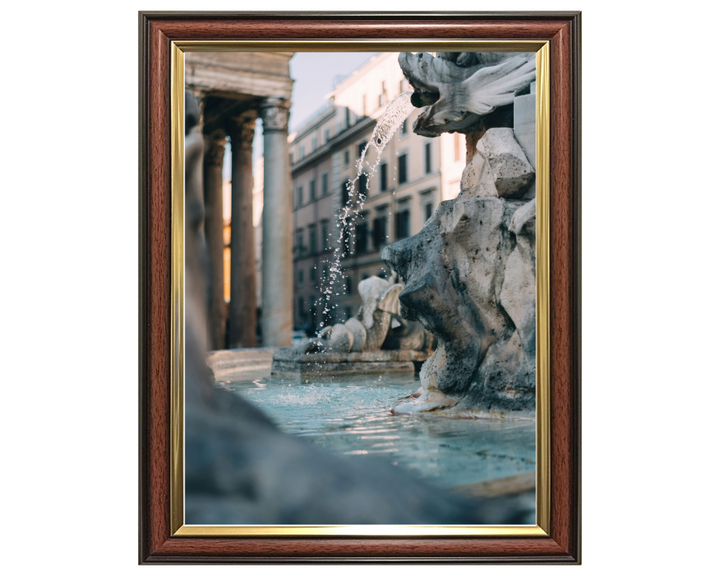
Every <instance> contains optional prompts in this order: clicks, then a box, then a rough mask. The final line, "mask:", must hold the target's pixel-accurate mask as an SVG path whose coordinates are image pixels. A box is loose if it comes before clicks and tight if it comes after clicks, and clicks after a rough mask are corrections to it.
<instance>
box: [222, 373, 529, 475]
mask: <svg viewBox="0 0 720 576" xmlns="http://www.w3.org/2000/svg"><path fill="white" fill-rule="evenodd" d="M220 385H221V386H223V387H226V388H228V389H230V390H233V391H235V392H238V393H241V394H242V395H243V396H244V397H245V398H246V399H248V400H249V401H251V402H253V403H254V404H255V405H257V406H258V407H259V408H260V409H261V410H263V411H264V412H265V413H266V414H267V415H268V416H269V417H270V418H272V419H273V420H274V421H275V422H276V423H277V424H278V426H279V427H280V428H282V429H283V430H284V431H286V432H288V433H291V434H296V435H298V436H304V437H305V438H307V439H308V440H310V441H311V442H313V443H314V444H316V445H317V446H321V447H322V448H324V449H326V450H331V451H333V452H336V453H340V454H351V455H357V456H359V457H362V456H364V455H385V456H386V457H389V458H392V462H393V463H394V464H396V465H399V466H404V467H407V468H410V469H413V470H415V471H417V473H418V474H420V475H421V476H423V477H424V478H426V479H427V480H428V481H430V482H433V483H435V484H437V485H439V486H443V487H448V488H449V487H453V486H459V485H462V484H471V483H474V482H483V481H486V480H495V479H499V478H505V477H508V476H515V475H519V474H526V473H529V472H534V471H535V423H534V422H527V421H508V420H481V419H453V418H443V417H438V416H416V417H403V416H393V415H392V414H390V409H391V408H392V407H393V406H394V405H395V404H396V403H397V401H398V400H399V399H401V398H402V397H405V396H408V395H409V394H411V393H413V392H415V391H416V390H417V388H418V387H419V385H420V383H419V380H418V379H417V378H416V377H414V376H410V375H383V376H381V377H379V378H377V377H376V378H375V380H373V381H369V382H368V377H367V376H345V377H325V378H322V379H317V380H310V381H306V382H302V383H301V382H299V381H297V380H289V379H280V378H269V379H263V380H255V381H251V382H224V383H221V384H220Z"/></svg>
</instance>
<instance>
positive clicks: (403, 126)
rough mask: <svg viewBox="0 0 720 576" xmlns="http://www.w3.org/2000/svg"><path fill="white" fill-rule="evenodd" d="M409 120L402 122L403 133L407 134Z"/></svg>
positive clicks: (401, 129)
mask: <svg viewBox="0 0 720 576" xmlns="http://www.w3.org/2000/svg"><path fill="white" fill-rule="evenodd" d="M407 130H408V128H407V120H403V123H402V124H400V133H401V134H407Z"/></svg>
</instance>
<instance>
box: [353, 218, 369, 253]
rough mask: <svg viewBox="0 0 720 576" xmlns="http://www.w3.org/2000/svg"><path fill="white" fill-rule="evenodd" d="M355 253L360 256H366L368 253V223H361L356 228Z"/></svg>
mask: <svg viewBox="0 0 720 576" xmlns="http://www.w3.org/2000/svg"><path fill="white" fill-rule="evenodd" d="M355 251H356V252H357V253H358V254H364V253H365V252H367V251H368V225H367V222H359V223H358V224H357V226H356V227H355Z"/></svg>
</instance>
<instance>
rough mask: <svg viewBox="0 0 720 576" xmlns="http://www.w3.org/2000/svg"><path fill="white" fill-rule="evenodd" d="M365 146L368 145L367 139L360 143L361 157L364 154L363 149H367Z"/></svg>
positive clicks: (359, 153)
mask: <svg viewBox="0 0 720 576" xmlns="http://www.w3.org/2000/svg"><path fill="white" fill-rule="evenodd" d="M365 146H367V142H366V141H365V140H363V141H362V142H360V144H358V158H360V156H362V153H363V150H365Z"/></svg>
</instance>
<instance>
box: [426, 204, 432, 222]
mask: <svg viewBox="0 0 720 576" xmlns="http://www.w3.org/2000/svg"><path fill="white" fill-rule="evenodd" d="M432 213H433V205H432V203H431V204H425V220H430V216H432Z"/></svg>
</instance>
